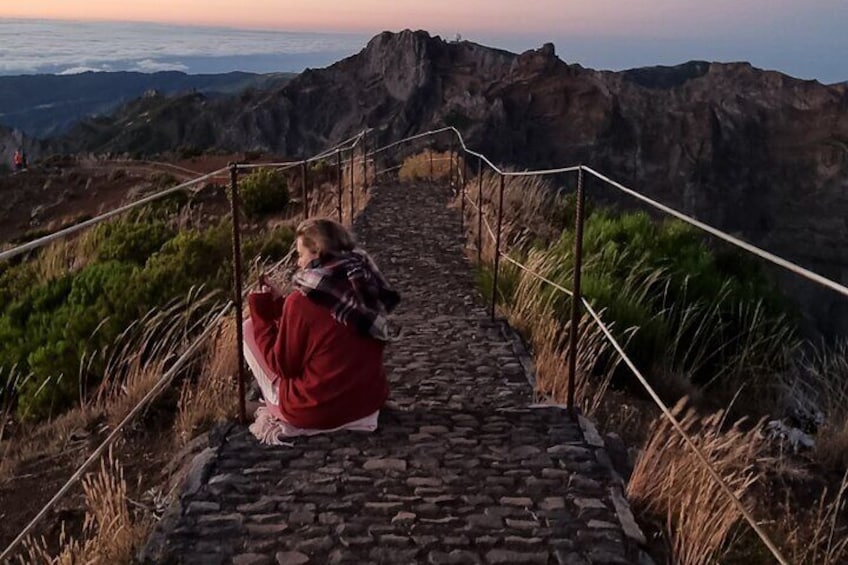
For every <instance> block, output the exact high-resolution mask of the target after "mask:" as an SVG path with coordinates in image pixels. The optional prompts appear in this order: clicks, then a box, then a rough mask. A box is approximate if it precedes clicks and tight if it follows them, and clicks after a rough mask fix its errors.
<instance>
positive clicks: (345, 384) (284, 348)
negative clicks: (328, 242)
mask: <svg viewBox="0 0 848 565" xmlns="http://www.w3.org/2000/svg"><path fill="white" fill-rule="evenodd" d="M248 300H249V304H250V316H251V319H252V320H253V326H254V331H255V336H256V343H257V345H258V346H259V349H260V351H261V352H262V354H263V355H264V357H265V361H266V362H267V363H268V366H269V367H271V369H272V370H273V371H274V372H275V373H276V374H277V375H279V376H280V377H282V378H281V379H280V384H279V387H280V389H279V394H280V406H279V408H280V412H282V414H283V416H285V418H286V420H287V421H289V422H290V423H292V424H294V425H296V426H299V427H301V428H316V429H331V428H336V427H338V426H342V425H344V424H347V423H349V422H353V421H354V420H358V419H360V418H364V417H365V416H367V415H369V414H371V413H372V412H374V411H375V410H378V409H379V408H380V407H381V406H382V405H383V403H384V402H385V401H386V398H388V396H389V385H388V382H387V381H386V374H385V371H384V369H383V348H384V343H383V342H381V341H378V340H376V339H373V338H371V337H365V336H362V335H360V334H358V333H357V332H356V330H354V329H353V328H350V327H348V326H345V325H344V324H342V323H340V322H337V321H336V320H334V319H333V317H332V316H331V314H330V310H329V309H327V308H325V307H323V306H319V305H317V304H315V303H313V302H312V301H311V300H309V299H308V298H307V297H305V296H304V295H303V294H301V293H300V292H298V291H295V292H292V293H291V294H289V295H288V297H286V298H285V301H283V299H281V298H277V299H275V298H274V297H273V296H272V295H271V293H264V292H263V293H253V294H251V295H250V297H249V299H248ZM284 302H285V305H284Z"/></svg>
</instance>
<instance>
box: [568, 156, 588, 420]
mask: <svg viewBox="0 0 848 565" xmlns="http://www.w3.org/2000/svg"><path fill="white" fill-rule="evenodd" d="M585 198H586V195H585V192H584V190H583V166H582V165H581V166H580V168H579V169H578V170H577V211H576V214H575V219H574V282H573V286H572V290H573V291H574V296H572V297H571V333H570V334H569V343H568V409H569V410H570V411H571V413H572V415H576V414H575V411H574V389H575V385H576V381H577V343H578V340H579V337H580V336H579V334H578V332H579V324H580V302H581V299H582V295H581V293H580V279H581V275H582V269H583V220H584V218H583V216H584V211H583V208H584V201H585Z"/></svg>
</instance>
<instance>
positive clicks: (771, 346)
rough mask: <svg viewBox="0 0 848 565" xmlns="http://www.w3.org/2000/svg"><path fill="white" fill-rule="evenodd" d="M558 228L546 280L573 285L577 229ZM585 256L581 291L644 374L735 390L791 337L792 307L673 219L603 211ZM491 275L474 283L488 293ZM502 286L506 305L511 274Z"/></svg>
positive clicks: (748, 269)
mask: <svg viewBox="0 0 848 565" xmlns="http://www.w3.org/2000/svg"><path fill="white" fill-rule="evenodd" d="M552 210H553V211H552V212H551V217H552V218H555V219H557V220H558V221H563V220H567V218H568V217H569V216H571V215H572V212H573V206H572V204H571V203H569V202H568V201H566V202H564V203H562V204H561V205H560V206H558V207H555V208H552ZM563 223H564V224H565V229H564V230H563V231H562V233H561V236H560V238H559V240H557V241H554V242H553V243H552V244H551V245H550V246H549V247H547V249H545V250H544V251H543V252H544V253H545V255H546V256H547V258H548V259H547V260H546V261H545V264H548V265H551V268H550V271H549V272H547V273H545V274H546V276H547V277H548V278H551V279H553V280H554V281H557V282H559V283H560V284H562V285H563V286H565V287H566V288H570V287H571V285H572V277H573V268H574V262H573V249H574V231H573V225H572V223H571V222H567V221H565V222H563ZM537 248H538V246H537ZM583 254H584V263H583V279H582V281H583V284H582V291H583V295H584V296H586V297H587V298H588V299H589V301H590V302H591V303H593V304H594V305H595V307H596V308H597V309H599V310H600V309H603V310H604V314H603V317H604V319H606V320H607V321H609V322H613V323H614V330H613V331H614V333H617V334H618V335H619V336H620V337H621V338H622V342H626V343H627V345H626V348H627V352H628V355H629V356H630V357H631V358H632V359H633V360H634V362H635V363H636V364H637V366H638V367H640V369H642V370H644V371H646V372H647V373H649V374H650V373H652V372H653V373H674V374H678V375H685V378H687V379H689V380H690V383H691V384H693V385H698V386H704V385H707V384H710V385H711V386H717V387H722V386H724V387H725V388H726V389H727V390H728V391H731V394H732V393H734V392H735V390H736V388H735V387H736V386H737V385H738V384H739V380H740V379H741V375H742V373H741V372H740V371H741V370H742V369H741V368H740V366H741V365H743V364H745V365H747V366H748V367H750V368H751V369H745V370H756V371H759V372H760V373H761V375H760V376H759V377H757V376H754V375H745V378H747V379H754V378H763V377H762V375H768V374H774V371H776V370H778V369H779V368H780V363H782V362H783V360H782V358H780V356H779V355H777V354H776V350H775V345H776V340H779V339H783V340H791V339H792V336H793V331H794V330H792V328H794V325H793V324H792V323H791V322H792V319H793V318H794V310H793V307H792V306H791V305H790V304H789V302H788V301H787V300H786V299H785V298H784V297H783V296H782V295H781V293H780V292H779V291H778V290H777V287H776V285H775V284H774V283H772V282H771V281H770V280H769V279H768V278H767V277H766V276H765V275H764V273H763V271H762V269H761V268H760V267H759V265H758V264H757V263H755V262H754V261H752V260H750V259H747V258H745V257H742V256H741V255H740V254H739V253H736V252H731V251H727V250H724V249H719V250H716V249H713V248H711V247H710V246H709V245H707V243H706V241H705V238H704V237H703V235H702V234H701V233H700V232H698V231H697V230H695V229H694V228H692V227H690V226H689V225H687V224H684V223H683V222H680V221H678V220H665V221H655V220H653V219H651V218H650V217H649V216H648V215H647V214H644V213H620V214H617V213H614V212H612V211H610V210H605V209H596V210H592V211H591V212H590V213H588V215H587V217H586V223H585V226H584V243H583ZM519 259H520V257H519ZM490 278H491V277H490V276H484V277H481V279H480V280H481V283H482V286H483V287H484V289H486V290H487V291H488V289H489V288H491V280H490ZM498 287H499V295H501V296H503V297H504V300H506V301H511V300H512V294H513V292H514V290H513V289H514V288H515V282H514V281H513V280H511V276H510V275H509V269H508V268H507V269H503V268H502V271H501V278H500V281H499V285H498ZM546 292H547V291H546ZM550 292H553V291H550ZM550 298H551V301H550V304H552V306H553V308H554V311H555V313H556V315H557V317H558V318H559V319H560V320H561V321H563V322H564V321H566V320H568V319H569V314H570V307H571V302H570V299H569V298H568V297H567V296H566V295H564V294H561V293H557V294H551V296H550ZM546 303H547V302H546ZM632 328H636V329H637V331H636V332H635V333H632V335H631V332H630V330H631V329H632ZM625 335H626V336H627V337H626V339H625ZM742 359H744V361H745V362H744V363H740V360H742ZM621 372H622V373H626V370H625V369H624V368H622V369H621ZM719 396H720V395H719Z"/></svg>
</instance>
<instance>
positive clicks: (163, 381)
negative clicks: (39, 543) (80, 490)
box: [0, 302, 233, 563]
mask: <svg viewBox="0 0 848 565" xmlns="http://www.w3.org/2000/svg"><path fill="white" fill-rule="evenodd" d="M232 307H233V303H232V302H228V303H227V304H226V305H225V306H224V307H223V308H221V310H220V311H219V312H218V314H216V315H215V317H214V318H213V319H212V320H211V321H210V323H209V326H208V327H207V328H206V330H204V331H203V333H202V334H200V335H199V336H198V337H197V339H195V340H194V342H192V344H191V345H190V346H189V347H188V349H186V350H185V351H184V352H183V354H182V355H180V357H179V358H178V359H177V360H176V361H175V362H174V364H173V365H172V366H171V368H170V369H168V371H167V372H166V373H165V374H164V375H162V377H161V378H160V379H159V380H158V381H157V382H156V384H155V385H153V386H152V387H151V388H150V390H149V391H148V392H147V394H145V395H144V397H143V398H142V399H141V400H139V401H138V404H136V405H135V406H134V407H133V409H132V410H130V411H129V413H128V414H127V415H126V416H124V419H123V420H121V421H120V422H119V423H118V425H116V426H115V428H114V429H113V430H112V432H111V433H110V434H109V435H108V436H107V437H106V439H104V440H103V442H101V444H100V445H99V446H98V447H97V449H95V450H94V451H93V452H92V453H91V455H89V456H88V458H87V459H86V460H85V462H83V464H82V465H80V466H79V467H78V468H77V470H76V471H74V474H73V475H71V477H70V478H69V479H68V480H67V481H65V484H64V485H62V488H60V489H59V490H58V492H56V494H55V495H53V498H51V499H50V500H49V501H48V502H47V504H45V505H44V507H43V508H42V509H41V511H39V513H38V514H36V515H35V517H34V518H33V519H32V520H30V522H29V523H28V524H27V525H26V527H25V528H24V529H23V530H22V531H21V533H19V534H18V535H17V537H15V539H14V540H12V542H11V543H10V544H9V545H8V546H6V549H5V550H3V553H2V554H0V563H5V560H6V559H9V557H11V555H12V552H13V551H14V550H15V548H16V547H17V546H18V545H19V544H20V543H21V542H22V541H23V540H24V539H26V537H27V535H29V533H30V532H31V531H32V529H33V528H35V526H37V525H38V523H39V522H41V520H43V519H44V517H45V516H46V515H47V512H49V511H50V509H51V508H53V506H55V505H56V503H57V502H59V500H60V499H61V498H62V497H63V496H65V494H67V492H68V491H69V490H70V489H71V487H72V486H74V484H75V483H76V482H77V481H79V480H80V478H81V477H82V475H83V473H85V472H86V470H88V468H89V467H91V465H92V464H93V463H94V462H95V461H97V459H99V458H100V456H101V455H103V453H104V452H105V451H106V448H108V447H109V446H110V445H112V443H113V442H114V441H115V440H116V439H117V438H118V434H119V433H120V432H121V431H122V430H123V428H124V426H126V425H127V424H128V423H129V422H130V421H131V420H132V419H133V418H135V416H136V415H137V414H138V413H139V412H141V410H142V409H143V408H145V407H146V406H147V405H148V404H149V403H150V402H151V401H152V400H153V399H155V398H156V397H157V396H158V395H159V393H160V392H162V390H163V389H164V388H165V387H166V386H167V385H168V384H170V382H171V381H172V380H173V379H174V377H175V376H176V374H177V372H178V371H179V370H180V369H181V368H182V367H183V366H184V365H185V364H186V362H188V360H189V359H191V357H192V356H193V355H194V354H195V353H196V352H197V350H198V349H199V348H200V346H201V345H202V344H203V342H204V341H205V340H206V339H207V338H208V337H209V336H210V335H211V334H212V332H213V331H214V330H215V329H216V324H217V322H218V321H219V320H220V319H221V318H223V317H224V315H225V314H226V313H227V311H228V310H229V309H230V308H232Z"/></svg>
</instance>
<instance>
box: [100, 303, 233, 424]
mask: <svg viewBox="0 0 848 565" xmlns="http://www.w3.org/2000/svg"><path fill="white" fill-rule="evenodd" d="M216 298H218V293H209V294H202V289H192V291H190V293H189V295H188V296H187V297H186V298H184V299H178V300H174V301H172V302H170V303H169V304H168V305H167V306H165V307H164V308H161V309H154V310H151V311H150V313H148V315H147V316H145V317H144V318H142V319H140V320H139V321H138V322H136V323H135V324H133V325H131V326H130V327H129V328H127V330H125V331H124V333H123V334H121V336H119V338H118V340H117V341H116V343H115V345H114V349H113V351H112V352H111V354H110V355H109V360H108V362H107V364H106V371H105V376H104V380H103V382H102V383H101V385H100V388H99V390H98V393H97V396H96V399H95V406H96V407H97V408H99V409H100V410H101V411H102V412H103V413H104V414H105V415H106V417H107V420H108V422H109V423H110V424H113V425H114V424H117V423H118V422H120V421H121V420H122V419H123V418H124V416H126V414H128V413H129V411H130V410H132V408H133V407H134V406H135V405H136V404H138V402H139V401H140V400H141V399H142V398H143V397H144V396H145V395H146V394H147V393H148V392H149V391H150V389H151V388H152V387H153V385H155V384H156V383H157V382H158V381H159V379H160V378H161V377H162V375H164V374H165V373H166V372H167V370H168V369H169V368H170V366H171V365H172V364H173V362H174V360H175V359H176V358H177V357H178V356H179V355H180V353H181V352H182V351H184V350H185V349H187V348H188V347H189V346H190V344H191V342H192V341H193V340H194V339H195V336H196V335H197V334H198V333H199V332H200V331H202V330H203V329H204V328H205V326H206V325H208V323H209V321H210V320H211V318H212V317H213V316H214V315H215V313H217V311H218V310H219V309H220V305H219V304H217V303H216Z"/></svg>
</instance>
